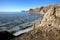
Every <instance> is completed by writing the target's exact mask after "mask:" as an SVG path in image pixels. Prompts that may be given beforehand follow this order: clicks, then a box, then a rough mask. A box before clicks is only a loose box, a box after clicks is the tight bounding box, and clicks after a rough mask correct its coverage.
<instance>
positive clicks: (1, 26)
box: [0, 12, 42, 32]
mask: <svg viewBox="0 0 60 40" xmlns="http://www.w3.org/2000/svg"><path fill="white" fill-rule="evenodd" d="M38 19H42V15H38V14H32V13H29V12H0V31H9V32H16V31H19V30H22V29H24V28H28V27H29V26H28V25H30V26H31V27H32V24H33V23H34V22H35V21H36V20H38Z"/></svg>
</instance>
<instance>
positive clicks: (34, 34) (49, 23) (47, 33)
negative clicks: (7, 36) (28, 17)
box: [12, 5, 60, 40]
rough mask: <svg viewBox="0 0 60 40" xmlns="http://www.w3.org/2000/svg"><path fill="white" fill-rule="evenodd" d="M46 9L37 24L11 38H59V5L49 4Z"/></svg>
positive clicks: (31, 39) (43, 39) (57, 39)
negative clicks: (31, 28)
mask: <svg viewBox="0 0 60 40" xmlns="http://www.w3.org/2000/svg"><path fill="white" fill-rule="evenodd" d="M46 9H47V8H46ZM46 11H47V12H46ZM46 11H45V14H44V18H43V19H42V21H41V24H40V25H39V26H37V27H35V29H33V30H31V31H29V32H28V33H25V34H23V35H21V36H20V37H16V38H14V39H12V40H60V5H51V6H50V8H48V9H47V10H46Z"/></svg>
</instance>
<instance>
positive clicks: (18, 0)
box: [0, 0, 60, 12]
mask: <svg viewBox="0 0 60 40" xmlns="http://www.w3.org/2000/svg"><path fill="white" fill-rule="evenodd" d="M51 4H60V0H0V12H19V11H21V10H28V9H30V8H36V7H40V6H47V5H51Z"/></svg>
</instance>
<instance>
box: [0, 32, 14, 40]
mask: <svg viewBox="0 0 60 40" xmlns="http://www.w3.org/2000/svg"><path fill="white" fill-rule="evenodd" d="M14 37H15V36H14V35H12V34H11V33H9V32H7V31H2V32H0V40H10V39H12V38H14Z"/></svg>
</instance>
